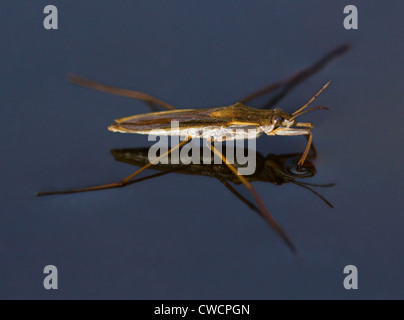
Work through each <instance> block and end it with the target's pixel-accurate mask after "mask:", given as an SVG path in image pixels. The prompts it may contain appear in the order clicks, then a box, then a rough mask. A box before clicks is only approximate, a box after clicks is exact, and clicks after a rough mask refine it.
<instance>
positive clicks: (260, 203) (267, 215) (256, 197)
mask: <svg viewBox="0 0 404 320" xmlns="http://www.w3.org/2000/svg"><path fill="white" fill-rule="evenodd" d="M212 142H213V141H212ZM212 142H210V143H209V141H208V142H207V146H208V147H209V148H210V149H211V150H212V151H213V152H214V153H215V154H216V155H217V156H219V157H220V158H221V159H222V161H223V162H224V163H225V164H226V165H227V167H228V168H229V169H230V170H231V171H232V172H233V174H234V175H235V176H236V177H237V178H238V179H239V180H240V181H241V183H242V184H244V186H245V187H246V188H247V189H248V190H249V191H250V193H251V194H252V196H253V198H254V200H255V202H256V203H257V205H258V209H259V211H260V213H261V216H262V217H263V218H264V219H265V220H266V221H267V222H268V224H269V225H270V226H271V227H272V229H273V230H274V231H275V232H276V233H277V234H278V235H279V236H280V237H281V238H282V239H283V241H284V242H285V243H286V244H287V246H288V247H289V248H290V250H291V251H292V252H293V253H297V250H296V247H295V246H294V244H293V243H292V241H291V240H290V239H289V237H288V236H287V234H286V233H285V231H283V229H282V227H281V226H280V225H279V224H278V222H276V220H275V218H274V217H273V216H272V214H271V213H270V212H269V210H268V209H267V207H266V206H265V204H264V202H263V201H262V200H261V197H260V196H259V195H258V193H257V191H256V190H255V189H254V187H253V186H252V184H251V183H250V182H249V181H248V180H247V179H246V178H244V177H243V176H242V175H239V174H238V172H237V169H236V167H235V166H234V165H233V164H231V163H229V162H228V161H227V159H226V157H225V156H224V155H223V154H222V153H221V152H220V151H219V150H217V149H215V148H214V146H213V144H212Z"/></svg>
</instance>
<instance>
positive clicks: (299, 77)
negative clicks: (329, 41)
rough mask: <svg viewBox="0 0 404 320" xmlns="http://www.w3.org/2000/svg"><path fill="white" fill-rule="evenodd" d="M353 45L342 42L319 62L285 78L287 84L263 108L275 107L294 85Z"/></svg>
mask: <svg viewBox="0 0 404 320" xmlns="http://www.w3.org/2000/svg"><path fill="white" fill-rule="evenodd" d="M350 48H351V46H350V45H349V44H346V43H345V44H342V45H340V46H338V47H337V48H335V49H334V50H333V51H331V52H330V53H329V54H327V55H326V56H325V57H323V58H322V59H320V60H319V61H318V62H316V63H315V64H313V65H312V66H310V67H309V68H307V69H305V70H303V71H301V72H299V73H297V74H296V75H294V76H293V77H291V78H289V79H286V80H284V83H285V86H284V88H283V89H282V90H281V92H279V93H278V94H277V95H276V96H275V97H273V98H272V99H271V100H270V101H268V103H266V104H265V105H264V106H263V107H262V108H264V109H271V108H273V107H274V106H275V105H276V104H277V103H278V102H279V101H280V100H281V99H283V98H284V97H285V96H286V95H287V94H288V93H289V91H291V90H292V89H293V88H294V87H296V86H297V85H299V84H300V83H302V82H303V81H305V80H306V79H308V78H310V77H311V76H312V75H314V74H316V73H317V72H318V71H320V70H321V69H322V68H324V67H325V66H326V65H327V64H328V63H329V62H331V61H332V60H334V59H335V58H337V57H338V56H340V55H342V54H344V53H345V52H347V51H348V50H349V49H350Z"/></svg>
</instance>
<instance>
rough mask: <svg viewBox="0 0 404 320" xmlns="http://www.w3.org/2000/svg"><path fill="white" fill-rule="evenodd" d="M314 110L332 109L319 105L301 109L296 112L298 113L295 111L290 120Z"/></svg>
mask: <svg viewBox="0 0 404 320" xmlns="http://www.w3.org/2000/svg"><path fill="white" fill-rule="evenodd" d="M313 110H330V108H327V107H323V106H319V107H312V108H309V109H306V110H303V111H300V112H299V113H296V114H294V113H293V114H294V116H293V117H292V118H290V119H289V121H292V120H294V119H295V118H297V117H298V116H301V115H302V114H305V113H307V112H310V111H313Z"/></svg>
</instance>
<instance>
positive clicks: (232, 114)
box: [108, 81, 331, 166]
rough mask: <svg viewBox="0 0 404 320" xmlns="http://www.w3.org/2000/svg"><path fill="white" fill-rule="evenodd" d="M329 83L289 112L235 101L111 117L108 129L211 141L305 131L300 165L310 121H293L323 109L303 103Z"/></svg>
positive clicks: (309, 135) (304, 153) (289, 134)
mask: <svg viewBox="0 0 404 320" xmlns="http://www.w3.org/2000/svg"><path fill="white" fill-rule="evenodd" d="M330 83H331V81H330V82H328V83H327V84H326V85H325V86H324V87H323V88H322V89H321V90H320V91H318V92H317V94H316V95H314V96H313V98H311V99H310V101H309V102H307V103H306V104H305V105H304V106H303V107H301V108H300V109H298V110H297V111H295V112H293V113H292V114H289V113H287V112H284V111H282V110H280V109H271V110H265V109H256V108H251V107H247V106H245V105H244V104H242V103H240V102H238V103H236V104H233V105H231V106H227V107H216V108H206V109H183V110H170V111H161V112H152V113H146V114H141V115H134V116H130V117H126V118H121V119H117V120H115V121H114V123H113V124H112V125H110V126H109V127H108V130H110V131H113V132H122V133H136V134H151V135H171V136H181V137H190V138H206V139H210V140H212V141H224V140H238V139H251V138H257V137H259V136H260V135H261V134H263V133H265V134H267V135H269V136H274V135H281V136H298V135H307V136H308V137H309V140H308V143H307V146H306V149H305V151H304V152H303V155H302V157H301V159H300V161H299V166H302V165H303V163H304V160H305V159H306V157H307V153H308V151H309V149H310V145H311V142H312V133H311V129H312V128H313V124H311V123H308V122H295V119H296V117H298V116H299V115H302V114H304V113H307V112H309V111H311V110H315V109H327V108H325V107H313V108H310V109H306V107H307V106H308V105H309V104H310V103H311V102H312V101H313V100H314V99H315V98H316V97H317V96H318V95H319V94H320V93H321V92H322V91H323V90H324V89H325V88H326V87H327V86H328V85H329V84H330ZM305 109H306V110H305ZM173 121H176V122H178V124H179V125H178V127H172V122H173ZM251 129H253V130H251Z"/></svg>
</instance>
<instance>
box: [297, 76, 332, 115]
mask: <svg viewBox="0 0 404 320" xmlns="http://www.w3.org/2000/svg"><path fill="white" fill-rule="evenodd" d="M331 82H332V80H330V81H328V82H327V83H326V84H325V85H324V86H323V87H322V88H321V89H320V90H319V91H318V92H317V93H316V94H315V95H314V96H313V97H312V98H311V99H310V100H309V101H308V102H307V103H306V104H305V105H304V106H303V107H301V108H300V109H298V110H296V111H295V112H293V113H292V116H294V115H297V114H298V113H300V112H301V111H303V110H304V109H306V108H307V107H308V106H309V105H310V103H312V102H313V101H314V100H315V99H316V98H317V97H318V96H319V95H320V93H321V92H323V91H324V90H325V88H327V87H328V86H329V85H330V84H331ZM323 108H324V107H323Z"/></svg>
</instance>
